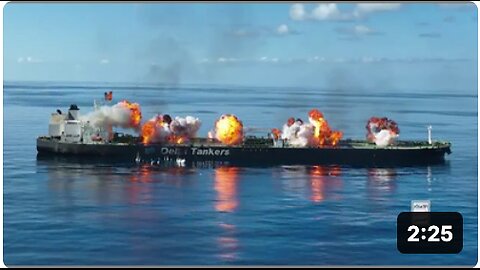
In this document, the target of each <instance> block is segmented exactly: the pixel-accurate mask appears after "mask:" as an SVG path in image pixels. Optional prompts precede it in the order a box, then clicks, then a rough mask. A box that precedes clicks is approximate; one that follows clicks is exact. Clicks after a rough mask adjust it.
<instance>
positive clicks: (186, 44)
mask: <svg viewBox="0 0 480 270" xmlns="http://www.w3.org/2000/svg"><path fill="white" fill-rule="evenodd" d="M3 16H4V28H3V29H4V80H5V81H58V82H109V83H134V84H143V83H145V84H157V83H158V84H179V85H183V84H206V85H208V84H215V85H245V86H287V87H319V88H336V89H347V88H356V89H385V88H388V89H393V90H396V89H397V90H405V89H406V90H408V89H410V90H415V89H433V90H436V89H439V90H445V91H447V90H448V91H449V90H455V91H463V90H468V91H474V92H475V93H476V92H477V85H478V83H477V74H478V71H477V62H478V59H477V57H478V56H477V46H478V44H477V40H478V37H477V32H478V30H477V24H478V23H477V20H478V15H477V8H476V6H475V5H474V4H473V3H464V4H438V3H401V4H400V3H389V4H386V3H376V4H373V3H370V4H369V3H322V4H302V3H293V2H292V3H270V4H254V3H252V4H217V3H196V4H192V3H183V4H179V3H177V4H173V3H155V4H135V3H116V4H93V3H90V4H33V3H32V4H23V3H9V4H7V5H6V6H5V7H4V11H3Z"/></svg>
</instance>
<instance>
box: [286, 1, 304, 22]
mask: <svg viewBox="0 0 480 270" xmlns="http://www.w3.org/2000/svg"><path fill="white" fill-rule="evenodd" d="M306 16H307V13H306V12H305V7H304V5H303V4H293V5H292V6H291V7H290V18H292V20H296V21H301V20H305V19H306Z"/></svg>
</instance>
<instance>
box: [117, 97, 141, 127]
mask: <svg viewBox="0 0 480 270" xmlns="http://www.w3.org/2000/svg"><path fill="white" fill-rule="evenodd" d="M118 105H119V106H122V107H125V108H127V109H129V110H130V125H131V126H132V127H135V128H138V127H139V126H140V121H142V112H141V110H140V105H139V104H138V103H131V102H129V101H128V100H122V101H120V102H119V103H118Z"/></svg>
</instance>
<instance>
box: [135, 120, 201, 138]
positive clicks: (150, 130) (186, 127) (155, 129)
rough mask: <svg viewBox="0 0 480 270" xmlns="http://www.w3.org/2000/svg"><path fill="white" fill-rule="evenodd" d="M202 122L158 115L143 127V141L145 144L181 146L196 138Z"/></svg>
mask: <svg viewBox="0 0 480 270" xmlns="http://www.w3.org/2000/svg"><path fill="white" fill-rule="evenodd" d="M200 124H201V122H200V120H199V119H198V118H194V117H192V116H187V117H185V118H181V117H176V118H175V119H174V120H172V118H171V117H170V116H169V115H168V114H165V115H157V116H156V117H153V118H152V119H150V120H149V121H147V122H146V123H145V124H143V126H142V130H141V132H142V141H143V143H144V144H148V143H153V142H169V143H174V144H181V143H185V142H188V141H189V140H190V139H191V138H193V137H195V136H196V133H197V131H198V129H199V128H200Z"/></svg>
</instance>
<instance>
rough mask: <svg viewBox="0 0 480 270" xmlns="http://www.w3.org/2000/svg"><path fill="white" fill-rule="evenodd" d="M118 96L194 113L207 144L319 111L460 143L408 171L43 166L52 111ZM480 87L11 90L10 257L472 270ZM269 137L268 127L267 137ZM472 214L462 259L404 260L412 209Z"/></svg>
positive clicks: (48, 261) (342, 121) (349, 123)
mask: <svg viewBox="0 0 480 270" xmlns="http://www.w3.org/2000/svg"><path fill="white" fill-rule="evenodd" d="M110 89H111V90H113V95H114V96H113V97H114V101H115V100H116V101H119V100H120V99H128V100H130V101H135V102H138V103H140V104H141V106H142V114H143V116H144V119H149V118H151V117H152V116H153V115H154V114H156V113H169V114H171V115H173V116H176V115H179V116H186V115H193V116H196V117H199V118H200V119H201V120H202V128H201V130H200V133H199V135H201V136H206V134H207V132H208V131H209V130H210V129H211V128H212V127H213V123H214V121H215V119H216V118H218V117H219V116H220V115H221V114H222V113H233V114H236V115H237V116H238V117H239V118H240V119H241V120H242V121H243V123H244V126H246V127H249V128H273V127H278V128H280V127H281V126H282V125H283V123H284V122H285V121H286V119H287V118H288V117H290V116H295V117H301V118H303V119H305V120H306V119H307V117H306V116H307V113H308V111H309V110H310V109H312V108H318V109H319V110H320V111H322V112H323V113H324V115H325V117H326V119H327V120H328V121H329V123H330V125H331V126H332V127H333V128H334V129H340V130H342V131H344V134H345V135H344V137H345V138H364V136H365V124H366V121H367V120H368V118H369V117H371V116H374V115H376V116H387V117H389V118H392V119H394V120H395V121H396V122H397V123H398V124H399V127H400V138H401V139H426V137H427V129H426V126H427V125H429V124H431V125H432V126H433V137H434V139H444V140H449V141H451V142H452V144H453V147H452V151H453V153H452V154H451V155H450V156H447V160H448V162H447V163H446V164H444V165H435V166H421V167H411V168H349V167H345V166H343V167H340V166H330V167H326V166H322V167H320V166H278V167H268V168H237V167H227V166H223V167H222V166H221V167H174V166H170V167H169V166H161V165H150V164H148V165H137V164H135V163H134V162H133V161H132V163H125V164H116V165H115V166H112V165H111V164H99V163H89V162H88V161H85V162H78V161H77V162H75V161H71V160H64V159H57V160H37V157H36V148H35V139H36V137H37V136H38V135H43V134H47V133H48V121H49V117H50V113H51V112H54V111H55V110H56V109H61V110H62V111H67V109H68V106H69V105H70V104H72V103H76V104H77V105H78V106H79V108H80V113H86V112H88V111H91V110H92V109H93V107H92V105H93V99H94V98H96V99H97V100H101V99H102V98H103V92H105V91H107V90H110ZM477 99H478V98H477V89H467V90H465V91H462V92H458V91H452V92H436V91H434V90H422V89H412V90H411V91H404V92H393V91H387V90H385V91H382V90H376V91H373V90H372V91H368V92H365V91H360V90H358V91H356V90H355V89H352V90H351V91H350V90H349V91H347V90H336V89H304V88H297V89H290V88H247V87H219V86H214V87H205V86H202V87H200V86H188V87H168V86H161V87H158V86H157V87H155V86H148V87H141V86H135V85H122V86H118V85H116V86H111V85H102V84H97V85H94V84H71V83H70V84H68V83H64V84H60V83H41V84H40V83H37V84H34V83H5V85H4V108H3V113H4V124H3V125H4V153H3V155H4V164H3V165H4V171H3V173H4V182H3V188H4V194H3V195H4V209H3V210H4V262H5V264H6V265H7V266H13V265H58V264H64V265H205V264H208V265H211V264H233V265H238V264H241V265H243V264H248V265H278V264H293V265H378V264H380V265H391V264H394V265H402V264H416V265H423V264H428V265H474V264H476V262H477V211H478V210H477V190H478V188H477V170H478V167H477V148H478V147H477V132H478V131H477V121H478V119H477ZM262 132H263V131H262ZM421 199H428V200H431V204H432V211H458V212H460V213H461V214H462V215H463V217H464V230H465V232H464V248H463V251H462V252H461V253H460V254H457V255H405V254H400V253H399V252H398V251H397V249H396V218H397V215H398V214H399V213H400V212H402V211H409V209H410V201H411V200H421Z"/></svg>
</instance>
